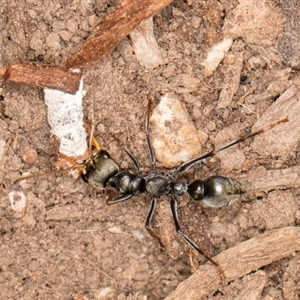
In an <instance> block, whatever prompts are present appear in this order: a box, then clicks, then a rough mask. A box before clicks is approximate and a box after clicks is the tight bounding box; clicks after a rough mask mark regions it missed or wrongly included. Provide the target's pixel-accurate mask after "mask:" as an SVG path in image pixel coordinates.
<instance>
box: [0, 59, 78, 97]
mask: <svg viewBox="0 0 300 300" xmlns="http://www.w3.org/2000/svg"><path fill="white" fill-rule="evenodd" d="M0 77H3V78H4V79H5V80H7V81H10V82H15V83H23V84H28V85H31V86H34V87H41V88H44V87H48V88H50V89H56V90H61V91H63V92H65V93H69V94H75V93H76V92H77V91H78V88H79V83H80V78H81V72H72V71H71V70H68V69H67V68H66V67H60V66H50V65H45V64H34V63H19V64H14V65H12V66H10V67H8V68H4V69H1V70H0Z"/></svg>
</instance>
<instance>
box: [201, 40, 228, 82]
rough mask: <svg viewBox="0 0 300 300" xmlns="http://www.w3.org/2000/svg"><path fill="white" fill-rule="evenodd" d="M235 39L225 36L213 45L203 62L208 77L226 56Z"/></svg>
mask: <svg viewBox="0 0 300 300" xmlns="http://www.w3.org/2000/svg"><path fill="white" fill-rule="evenodd" d="M232 43H233V39H231V38H224V39H223V40H222V41H221V42H219V43H217V44H215V45H213V46H212V48H211V49H210V50H209V51H208V53H207V56H206V59H205V60H204V61H203V62H202V63H201V65H203V67H204V74H205V76H206V77H209V76H211V75H212V74H213V73H214V71H215V70H216V69H217V67H218V66H219V64H220V62H221V61H222V60H223V58H224V57H225V54H226V52H227V51H228V50H229V49H230V47H231V45H232Z"/></svg>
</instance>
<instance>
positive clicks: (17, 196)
mask: <svg viewBox="0 0 300 300" xmlns="http://www.w3.org/2000/svg"><path fill="white" fill-rule="evenodd" d="M8 199H9V202H10V206H11V209H12V210H13V211H15V212H16V213H18V214H20V215H23V214H24V213H25V209H26V202H27V201H26V196H25V194H24V193H23V192H20V191H11V192H10V193H8Z"/></svg>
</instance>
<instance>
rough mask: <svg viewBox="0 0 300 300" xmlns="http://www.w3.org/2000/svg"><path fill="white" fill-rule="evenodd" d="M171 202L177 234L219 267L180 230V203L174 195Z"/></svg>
mask: <svg viewBox="0 0 300 300" xmlns="http://www.w3.org/2000/svg"><path fill="white" fill-rule="evenodd" d="M170 197H171V201H170V209H171V214H172V218H173V221H174V225H175V230H176V232H177V233H178V234H179V235H180V236H181V237H182V238H183V239H184V240H185V242H186V243H187V244H189V245H190V246H191V247H192V248H193V249H195V250H196V251H197V252H198V253H200V254H201V255H202V256H204V257H205V258H206V259H207V260H208V261H210V262H211V263H212V264H213V265H215V266H217V267H219V265H218V264H217V263H216V262H215V261H214V260H213V259H211V258H210V257H209V256H207V255H206V254H205V253H204V251H203V250H201V249H200V248H199V247H198V246H197V245H196V244H195V243H194V242H193V241H192V240H191V239H190V238H189V237H188V236H187V235H186V234H185V233H184V232H183V231H182V230H181V228H180V225H179V217H178V203H177V200H176V198H175V197H174V196H173V195H170Z"/></svg>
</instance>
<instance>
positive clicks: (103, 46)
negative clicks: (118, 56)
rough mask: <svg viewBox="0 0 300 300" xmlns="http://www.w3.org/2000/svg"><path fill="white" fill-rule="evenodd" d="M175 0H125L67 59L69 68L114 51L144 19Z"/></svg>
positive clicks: (65, 62) (87, 62)
mask: <svg viewBox="0 0 300 300" xmlns="http://www.w3.org/2000/svg"><path fill="white" fill-rule="evenodd" d="M171 2H173V0H161V1H157V0H152V1H149V0H136V1H132V0H124V1H122V2H121V4H120V5H118V6H117V7H116V8H115V9H114V10H113V11H112V12H111V13H110V14H108V15H107V16H106V17H104V18H103V19H102V20H101V21H100V22H99V23H98V25H97V26H96V28H95V32H94V34H93V35H92V36H91V38H90V40H89V41H87V43H86V44H85V45H83V47H82V49H81V50H80V52H79V53H77V54H75V55H74V56H72V57H70V58H68V59H66V60H65V61H64V63H63V64H64V65H65V66H66V67H67V68H79V67H83V66H86V65H87V64H89V63H90V62H92V61H96V60H97V59H98V58H99V57H100V56H102V55H104V54H107V53H109V52H110V51H112V50H113V49H114V48H115V47H116V45H117V44H118V43H119V41H120V40H121V39H122V38H124V37H125V36H127V35H128V34H129V33H130V32H131V31H132V30H134V29H135V28H136V27H138V26H139V25H140V23H141V22H142V21H143V20H144V19H148V18H149V17H151V16H153V15H155V14H157V13H158V12H159V11H161V10H162V9H163V8H165V7H166V6H167V5H168V4H170V3H171Z"/></svg>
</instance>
